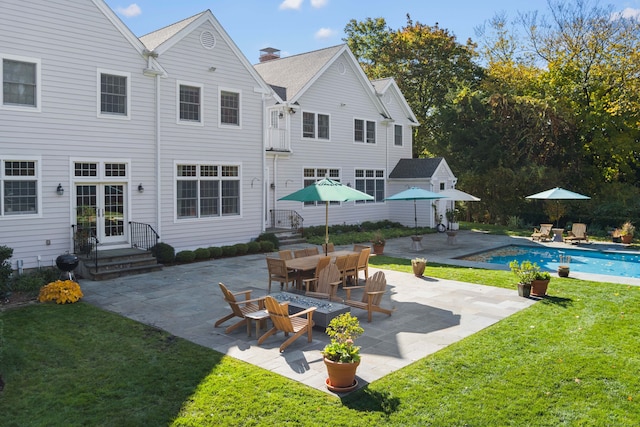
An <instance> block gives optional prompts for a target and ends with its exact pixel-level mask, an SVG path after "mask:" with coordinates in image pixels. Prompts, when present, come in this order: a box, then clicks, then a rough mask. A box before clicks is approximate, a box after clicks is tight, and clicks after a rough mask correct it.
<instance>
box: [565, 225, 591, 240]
mask: <svg viewBox="0 0 640 427" xmlns="http://www.w3.org/2000/svg"><path fill="white" fill-rule="evenodd" d="M581 240H584V241H585V242H588V241H589V237H588V236H587V224H584V223H581V222H576V223H574V224H573V225H572V226H571V231H569V233H567V237H565V238H564V241H565V242H567V243H573V242H578V243H580V241H581Z"/></svg>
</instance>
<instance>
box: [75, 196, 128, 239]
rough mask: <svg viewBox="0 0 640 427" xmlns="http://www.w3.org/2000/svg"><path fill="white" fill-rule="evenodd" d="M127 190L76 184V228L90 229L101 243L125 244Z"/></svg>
mask: <svg viewBox="0 0 640 427" xmlns="http://www.w3.org/2000/svg"><path fill="white" fill-rule="evenodd" d="M125 191H126V186H125V185H124V184H76V224H77V225H78V227H81V228H83V229H85V230H86V229H91V231H93V232H94V233H95V234H96V236H97V239H98V241H99V242H100V243H105V244H109V243H112V244H113V243H124V242H126V240H127V236H126V231H127V227H126V223H127V218H126V211H127V210H126V209H125V208H126V206H125V200H126V194H125Z"/></svg>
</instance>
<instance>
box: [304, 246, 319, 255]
mask: <svg viewBox="0 0 640 427" xmlns="http://www.w3.org/2000/svg"><path fill="white" fill-rule="evenodd" d="M305 252H306V253H307V256H313V255H318V254H319V253H320V251H318V247H317V246H312V247H310V248H307V249H305Z"/></svg>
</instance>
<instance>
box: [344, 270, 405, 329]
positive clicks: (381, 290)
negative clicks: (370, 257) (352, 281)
mask: <svg viewBox="0 0 640 427" xmlns="http://www.w3.org/2000/svg"><path fill="white" fill-rule="evenodd" d="M354 289H363V290H364V292H363V294H362V299H361V300H359V301H358V300H355V299H351V292H352V291H353V290H354ZM344 290H345V292H346V293H347V296H346V299H345V300H344V304H346V305H349V306H351V307H356V308H359V309H362V310H367V312H368V314H369V317H368V321H369V322H371V317H372V314H373V312H374V311H377V312H379V313H385V314H388V315H389V316H391V313H393V311H394V310H395V309H388V308H382V307H380V303H381V302H382V296H383V295H384V294H385V292H387V279H386V277H385V276H384V273H383V272H382V271H378V272H376V273H375V274H374V275H373V276H371V277H369V278H367V284H366V285H364V286H349V287H347V288H345V289H344Z"/></svg>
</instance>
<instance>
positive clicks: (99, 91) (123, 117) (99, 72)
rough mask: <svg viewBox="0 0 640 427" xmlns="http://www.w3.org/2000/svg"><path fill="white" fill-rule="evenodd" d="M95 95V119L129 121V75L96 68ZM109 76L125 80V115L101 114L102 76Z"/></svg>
mask: <svg viewBox="0 0 640 427" xmlns="http://www.w3.org/2000/svg"><path fill="white" fill-rule="evenodd" d="M96 73H97V77H96V80H97V81H96V93H97V102H96V104H97V105H96V110H97V113H96V114H97V117H98V118H101V119H115V120H131V73H128V72H124V71H115V70H108V69H106V68H98V69H97V70H96ZM103 74H111V75H113V76H120V77H126V79H127V114H111V113H103V112H102V75H103Z"/></svg>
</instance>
